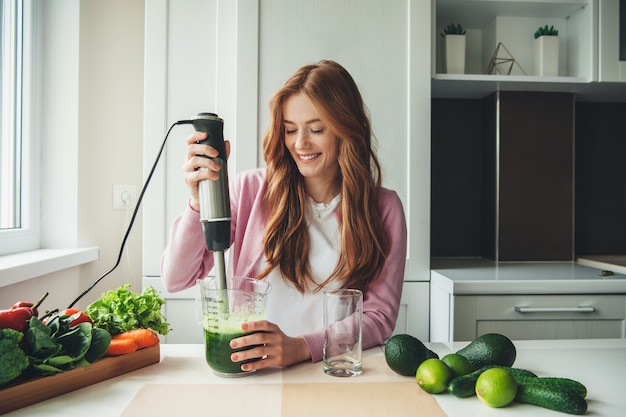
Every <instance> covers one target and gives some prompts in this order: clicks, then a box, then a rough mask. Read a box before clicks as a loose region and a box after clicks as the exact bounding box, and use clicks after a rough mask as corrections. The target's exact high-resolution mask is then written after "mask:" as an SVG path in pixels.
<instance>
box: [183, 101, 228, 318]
mask: <svg viewBox="0 0 626 417" xmlns="http://www.w3.org/2000/svg"><path fill="white" fill-rule="evenodd" d="M191 122H192V124H193V127H194V128H195V129H196V131H198V132H205V133H206V134H207V138H206V139H204V140H202V141H200V142H199V143H202V144H206V145H209V146H211V147H213V148H215V150H217V152H218V153H219V154H218V155H217V157H215V158H210V159H212V160H213V161H214V162H216V163H217V164H219V166H220V170H219V172H218V175H219V179H218V180H217V181H211V180H202V181H200V182H198V192H199V197H200V222H201V223H202V230H203V232H204V240H205V242H206V246H207V248H208V249H209V250H210V251H212V252H213V259H214V260H215V268H214V271H215V285H216V288H217V289H223V290H225V289H226V263H225V262H224V250H225V249H228V248H229V247H230V198H229V193H228V168H227V164H226V147H225V145H224V121H223V120H222V119H220V118H219V117H218V116H217V114H215V113H198V115H197V116H196V117H194V118H192V119H191ZM200 156H204V157H205V158H209V157H208V156H206V155H200ZM204 169H206V168H204ZM226 308H227V307H226Z"/></svg>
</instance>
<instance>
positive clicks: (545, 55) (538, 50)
mask: <svg viewBox="0 0 626 417" xmlns="http://www.w3.org/2000/svg"><path fill="white" fill-rule="evenodd" d="M534 58H535V75H549V76H555V77H556V76H558V75H559V37H558V36H540V37H538V38H537V39H535V44H534Z"/></svg>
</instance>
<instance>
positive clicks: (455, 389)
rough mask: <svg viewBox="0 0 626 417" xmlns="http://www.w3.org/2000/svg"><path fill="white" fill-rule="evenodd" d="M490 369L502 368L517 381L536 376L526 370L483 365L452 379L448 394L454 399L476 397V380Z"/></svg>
mask: <svg viewBox="0 0 626 417" xmlns="http://www.w3.org/2000/svg"><path fill="white" fill-rule="evenodd" d="M491 368H504V369H506V370H508V371H509V372H510V373H511V375H512V376H513V378H515V380H516V381H517V379H518V378H536V377H537V375H535V374H534V373H532V372H531V371H527V370H526V369H520V368H511V367H509V366H499V365H485V366H483V367H481V368H479V369H477V370H475V371H473V372H470V373H469V374H467V375H462V376H458V377H456V378H453V379H452V380H451V381H450V382H449V383H448V392H449V393H450V394H452V395H454V396H455V397H459V398H465V397H471V396H472V395H476V380H478V377H479V376H480V374H482V373H483V372H485V371H486V370H487V369H491Z"/></svg>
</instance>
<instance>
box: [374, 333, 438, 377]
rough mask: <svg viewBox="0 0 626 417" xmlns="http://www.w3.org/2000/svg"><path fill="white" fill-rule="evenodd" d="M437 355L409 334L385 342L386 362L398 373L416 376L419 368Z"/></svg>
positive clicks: (392, 337) (396, 336)
mask: <svg viewBox="0 0 626 417" xmlns="http://www.w3.org/2000/svg"><path fill="white" fill-rule="evenodd" d="M432 354H435V355H436V353H435V352H432V351H431V350H430V349H428V348H427V347H426V346H425V345H424V343H422V341H421V340H419V339H418V338H416V337H413V336H411V335H408V334H396V335H394V336H391V338H389V340H387V342H385V360H386V361H387V365H389V367H390V368H391V369H392V370H393V371H394V372H396V373H398V374H400V375H404V376H415V372H416V371H417V367H418V366H419V365H420V364H421V363H422V362H424V361H425V360H426V359H428V358H429V357H430V355H432Z"/></svg>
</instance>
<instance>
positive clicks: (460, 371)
mask: <svg viewBox="0 0 626 417" xmlns="http://www.w3.org/2000/svg"><path fill="white" fill-rule="evenodd" d="M441 360H442V361H444V362H445V363H446V365H448V366H449V367H450V369H452V374H453V377H455V378H456V377H457V376H463V375H467V374H469V373H470V372H472V371H473V370H474V367H473V366H472V363H471V362H470V361H469V359H467V358H466V357H464V356H461V355H458V354H456V353H449V354H447V355H446V356H444V357H443V358H441Z"/></svg>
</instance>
